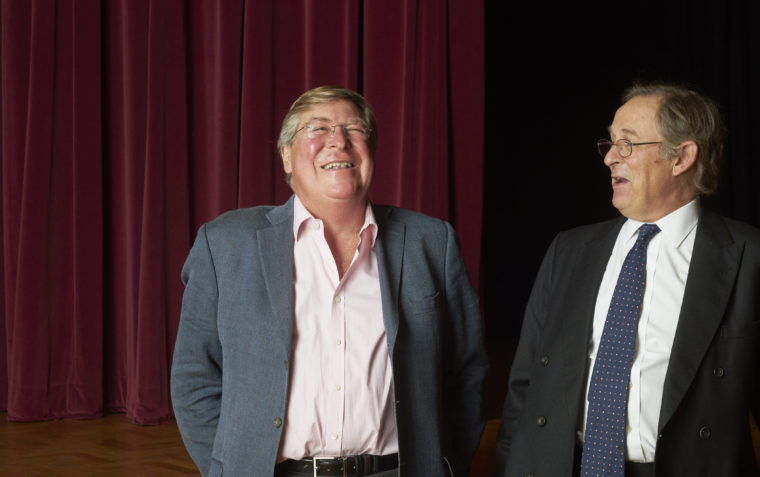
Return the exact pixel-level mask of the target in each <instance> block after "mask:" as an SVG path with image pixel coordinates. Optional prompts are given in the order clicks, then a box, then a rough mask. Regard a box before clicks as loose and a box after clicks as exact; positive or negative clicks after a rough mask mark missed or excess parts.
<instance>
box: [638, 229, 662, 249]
mask: <svg viewBox="0 0 760 477" xmlns="http://www.w3.org/2000/svg"><path fill="white" fill-rule="evenodd" d="M659 231H660V227H658V226H657V225H656V224H644V225H642V226H641V227H639V236H638V237H637V238H636V241H637V242H638V243H640V244H641V245H643V246H647V245H648V244H649V241H650V240H652V237H654V236H655V235H657V232H659Z"/></svg>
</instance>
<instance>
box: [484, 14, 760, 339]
mask: <svg viewBox="0 0 760 477" xmlns="http://www.w3.org/2000/svg"><path fill="white" fill-rule="evenodd" d="M759 10H760V7H759V6H758V3H757V2H709V1H694V2H686V1H672V2H653V1H640V2H634V3H621V2H615V3H612V2H611V3H609V4H606V5H604V6H600V5H599V4H598V3H597V2H564V3H562V4H559V5H557V6H551V7H550V6H548V5H547V4H546V2H524V3H520V4H516V5H507V4H506V2H498V1H487V2H486V20H485V27H486V29H485V35H486V49H485V61H486V109H485V111H486V112H485V131H484V134H485V169H484V170H485V174H484V175H485V177H484V210H483V248H482V269H481V270H482V275H481V280H480V283H481V292H482V296H483V308H484V312H485V322H486V330H487V336H488V338H489V339H503V338H507V339H512V338H515V337H517V336H518V334H519V329H520V324H521V321H522V313H523V311H524V307H525V303H526V301H527V299H528V295H529V293H530V288H531V286H532V283H533V280H534V278H535V275H536V272H537V271H538V267H539V265H540V262H541V259H542V257H543V254H544V252H545V250H546V248H547V247H548V245H549V243H550V242H551V240H552V238H553V237H554V235H555V234H556V233H557V232H559V231H561V230H564V229H568V228H571V227H574V226H578V225H582V224H586V223H591V222H596V221H600V220H604V219H608V218H612V217H615V216H617V214H618V213H617V211H616V210H615V209H614V208H613V207H612V205H611V202H610V199H611V188H610V183H609V172H608V169H607V168H606V167H605V166H604V164H603V163H602V159H601V157H599V155H598V153H597V151H596V140H597V139H599V138H606V137H608V136H607V126H608V125H609V124H610V123H611V122H612V118H613V116H614V113H615V110H616V109H617V107H618V106H619V105H620V96H621V93H622V91H623V90H624V89H625V88H626V87H628V86H630V84H631V83H632V82H633V81H634V80H641V81H651V80H666V81H673V82H678V83H682V84H687V85H689V86H691V87H692V88H694V89H696V90H697V91H700V92H701V93H703V94H705V95H707V96H710V97H712V98H713V99H715V100H716V101H717V102H718V103H719V106H720V108H721V112H722V113H723V115H724V118H725V120H726V125H727V128H728V130H729V135H728V139H727V148H726V158H727V162H726V164H725V165H724V168H723V173H722V177H721V185H720V187H719V189H718V192H717V193H716V194H715V195H714V196H712V197H710V198H708V199H707V200H706V201H705V204H706V205H707V206H708V207H711V208H713V209H714V210H717V211H718V212H720V213H723V214H725V215H728V216H731V217H734V218H737V219H739V220H743V221H746V222H749V223H752V224H754V225H755V226H758V225H760V215H759V214H758V211H759V209H760V207H759V206H760V197H759V196H758V192H757V188H756V187H755V185H754V184H755V182H756V181H757V180H758V179H760V170H759V167H758V165H757V162H756V154H755V148H754V142H755V138H756V137H757V136H758V122H757V119H756V118H757V116H758V113H760V103H759V102H758V94H757V93H756V85H758V84H760V83H758V81H759V80H760V71H759V67H758V60H760V55H759V53H760V48H758V47H759V45H760V35H759V34H758V32H757V28H755V27H754V26H753V25H755V26H756V24H757V19H758V18H760V16H759V15H758V13H760V12H759Z"/></svg>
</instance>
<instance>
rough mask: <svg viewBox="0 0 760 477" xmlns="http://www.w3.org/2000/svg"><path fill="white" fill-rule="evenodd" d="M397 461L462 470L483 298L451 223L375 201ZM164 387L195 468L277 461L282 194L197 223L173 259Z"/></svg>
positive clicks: (250, 471) (282, 371) (475, 395)
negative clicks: (175, 293) (175, 291)
mask: <svg viewBox="0 0 760 477" xmlns="http://www.w3.org/2000/svg"><path fill="white" fill-rule="evenodd" d="M373 211H374V214H375V219H376V220H377V224H378V234H377V240H376V242H375V249H376V254H377V260H378V268H379V273H380V288H381V297H382V306H383V321H384V324H385V330H386V335H387V344H388V353H389V355H390V358H391V366H392V370H393V384H394V392H395V413H396V423H397V429H398V440H399V464H400V466H399V472H400V475H402V476H404V475H408V476H416V477H419V476H444V475H466V474H467V472H468V469H469V465H470V461H471V459H472V457H473V455H474V453H475V450H476V449H477V446H478V443H479V441H480V435H481V433H482V431H483V427H484V425H485V415H484V405H483V401H484V395H483V383H484V378H485V374H486V368H487V359H486V357H485V352H484V348H483V342H482V329H481V317H480V306H479V303H478V297H477V295H476V293H475V291H474V289H473V288H472V285H471V284H470V280H469V277H468V275H467V271H466V269H465V266H464V262H463V260H462V257H461V254H460V251H459V245H458V242H457V239H456V235H455V233H454V231H453V229H452V228H451V226H450V225H449V224H448V223H445V222H443V221H440V220H437V219H434V218H431V217H427V216H425V215H422V214H419V213H415V212H410V211H406V210H403V209H398V208H394V207H385V206H373ZM182 279H183V281H184V282H185V285H186V288H185V294H184V297H183V302H182V316H181V320H180V326H179V331H178V336H177V342H176V345H175V351H174V362H173V365H172V377H171V384H172V386H171V388H172V400H173V405H174V412H175V415H176V418H177V423H178V425H179V429H180V432H181V434H182V437H183V440H184V442H185V446H186V447H187V450H188V452H189V453H190V456H191V457H192V458H193V460H194V461H195V463H196V464H197V466H198V467H199V469H201V472H202V473H203V474H204V475H222V473H223V474H224V475H227V476H237V475H240V476H243V475H246V476H266V475H270V476H271V475H272V474H273V473H274V466H275V462H276V458H277V450H278V448H279V445H280V439H281V437H282V431H283V428H284V423H283V416H284V415H285V406H286V400H287V396H288V369H289V360H290V357H291V336H292V331H293V330H292V328H293V308H294V307H293V303H294V300H293V199H292V198H291V199H290V200H289V201H288V202H287V203H286V204H285V205H282V206H279V207H254V208H249V209H240V210H235V211H232V212H228V213H226V214H223V215H222V216H220V217H218V218H217V219H215V220H214V221H212V222H210V223H208V224H205V225H203V226H202V227H201V228H200V230H199V232H198V237H197V239H196V241H195V244H194V245H193V247H192V250H191V251H190V254H189V256H188V258H187V261H186V263H185V267H184V269H183V271H182Z"/></svg>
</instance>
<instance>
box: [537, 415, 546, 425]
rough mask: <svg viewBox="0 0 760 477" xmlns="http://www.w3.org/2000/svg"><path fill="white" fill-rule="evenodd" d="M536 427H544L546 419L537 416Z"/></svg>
mask: <svg viewBox="0 0 760 477" xmlns="http://www.w3.org/2000/svg"><path fill="white" fill-rule="evenodd" d="M536 425H537V426H538V427H544V426H545V425H546V418H545V417H544V416H538V419H536Z"/></svg>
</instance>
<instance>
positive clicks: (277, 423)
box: [274, 417, 282, 429]
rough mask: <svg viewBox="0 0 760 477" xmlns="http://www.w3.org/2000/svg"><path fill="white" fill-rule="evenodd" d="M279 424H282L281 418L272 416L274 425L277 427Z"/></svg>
mask: <svg viewBox="0 0 760 477" xmlns="http://www.w3.org/2000/svg"><path fill="white" fill-rule="evenodd" d="M281 425H282V419H280V418H279V417H275V418H274V427H276V428H278V429H279V428H280V426H281Z"/></svg>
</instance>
